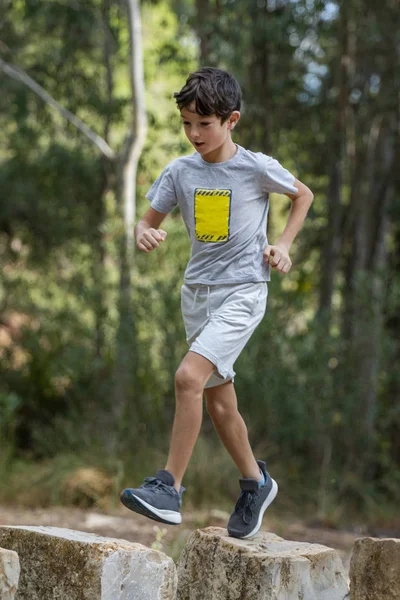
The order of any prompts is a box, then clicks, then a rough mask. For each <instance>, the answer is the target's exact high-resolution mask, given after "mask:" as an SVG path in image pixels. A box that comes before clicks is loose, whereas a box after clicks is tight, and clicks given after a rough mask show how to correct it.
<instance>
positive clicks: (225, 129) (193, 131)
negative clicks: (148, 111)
mask: <svg viewBox="0 0 400 600" xmlns="http://www.w3.org/2000/svg"><path fill="white" fill-rule="evenodd" d="M192 109H193V110H192ZM239 118H240V113H239V111H234V112H233V113H232V114H231V116H230V117H229V119H228V120H227V121H225V122H224V123H221V119H220V117H217V115H209V116H205V117H203V116H201V115H199V114H197V113H196V112H195V111H194V104H192V105H190V106H188V107H185V108H182V110H181V119H182V123H183V127H184V130H185V134H186V137H187V138H188V140H189V142H190V143H191V144H192V145H193V146H194V148H195V149H196V150H197V152H198V153H199V154H200V155H201V156H202V157H203V158H205V159H207V156H213V155H215V154H216V153H218V152H219V151H220V150H221V149H222V148H223V147H224V146H225V145H227V144H231V143H232V140H231V131H232V129H233V128H234V126H235V125H236V123H237V122H238V120H239Z"/></svg>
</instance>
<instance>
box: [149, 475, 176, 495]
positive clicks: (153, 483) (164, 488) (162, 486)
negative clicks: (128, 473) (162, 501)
mask: <svg viewBox="0 0 400 600" xmlns="http://www.w3.org/2000/svg"><path fill="white" fill-rule="evenodd" d="M143 487H146V488H151V489H152V490H154V491H155V492H156V493H159V492H166V493H167V494H170V495H171V496H174V495H175V494H177V493H178V492H177V491H176V489H175V488H174V487H172V486H170V485H167V484H166V483H164V482H163V481H161V480H160V479H157V478H156V477H146V478H145V480H144V484H143Z"/></svg>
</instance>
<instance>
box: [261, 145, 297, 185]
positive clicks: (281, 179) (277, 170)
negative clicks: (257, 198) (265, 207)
mask: <svg viewBox="0 0 400 600" xmlns="http://www.w3.org/2000/svg"><path fill="white" fill-rule="evenodd" d="M262 163H263V166H262V178H263V188H264V191H265V192H267V193H268V192H275V193H276V194H296V192H297V191H298V189H297V188H296V187H294V181H295V177H294V175H292V174H291V173H290V172H289V171H288V170H287V169H285V168H284V167H282V165H281V164H280V163H279V162H278V161H277V160H275V158H272V157H271V156H266V155H265V154H262Z"/></svg>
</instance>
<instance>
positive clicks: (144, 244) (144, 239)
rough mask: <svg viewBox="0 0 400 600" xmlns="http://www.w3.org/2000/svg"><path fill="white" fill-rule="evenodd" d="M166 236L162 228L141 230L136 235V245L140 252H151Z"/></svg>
mask: <svg viewBox="0 0 400 600" xmlns="http://www.w3.org/2000/svg"><path fill="white" fill-rule="evenodd" d="M166 237H167V232H166V231H164V230H163V229H153V228H152V227H150V228H149V229H144V230H142V231H141V232H140V233H139V235H138V236H137V237H136V245H137V247H138V248H139V250H141V251H142V252H151V251H152V250H155V249H156V248H158V246H159V245H160V242H163V241H164V240H165V238H166Z"/></svg>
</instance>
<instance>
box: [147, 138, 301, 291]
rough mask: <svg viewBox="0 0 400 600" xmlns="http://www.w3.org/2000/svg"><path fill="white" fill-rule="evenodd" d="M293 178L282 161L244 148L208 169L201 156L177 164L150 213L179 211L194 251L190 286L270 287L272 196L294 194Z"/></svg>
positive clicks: (156, 190)
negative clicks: (268, 249)
mask: <svg viewBox="0 0 400 600" xmlns="http://www.w3.org/2000/svg"><path fill="white" fill-rule="evenodd" d="M293 184H294V177H293V175H292V174H291V173H289V171H287V170H286V169H284V168H283V167H282V166H281V165H280V164H279V162H278V161H277V160H275V159H273V158H271V157H270V156H266V155H265V154H262V153H261V152H251V151H249V150H245V149H244V148H242V147H241V146H238V147H237V152H236V154H235V156H234V157H233V158H231V159H230V160H228V161H226V162H222V163H209V162H206V161H205V160H203V158H202V157H201V155H200V154H199V153H198V152H195V153H194V154H192V155H191V156H184V157H181V158H177V159H176V160H174V161H172V162H171V163H170V164H169V165H168V166H167V167H166V168H165V169H164V171H163V172H162V173H161V175H160V176H159V177H158V179H157V180H156V181H155V182H154V183H153V185H152V186H151V188H150V190H149V192H148V194H147V198H148V199H149V200H150V202H151V207H152V208H154V210H156V211H158V212H161V213H169V212H170V211H171V210H173V208H174V207H175V206H177V205H179V207H180V210H181V214H182V217H183V220H184V223H185V226H186V229H187V232H188V234H189V237H190V241H191V246H192V251H191V256H190V260H189V263H188V265H187V267H186V271H185V277H184V281H185V283H187V284H189V285H190V284H200V283H201V284H206V285H216V284H227V283H247V282H259V281H269V279H270V273H269V265H268V264H266V263H265V262H264V260H263V250H264V247H265V246H266V244H267V235H266V228H267V215H268V200H269V193H270V192H277V193H280V194H284V193H288V194H295V193H296V192H297V188H295V187H294V186H293Z"/></svg>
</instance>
